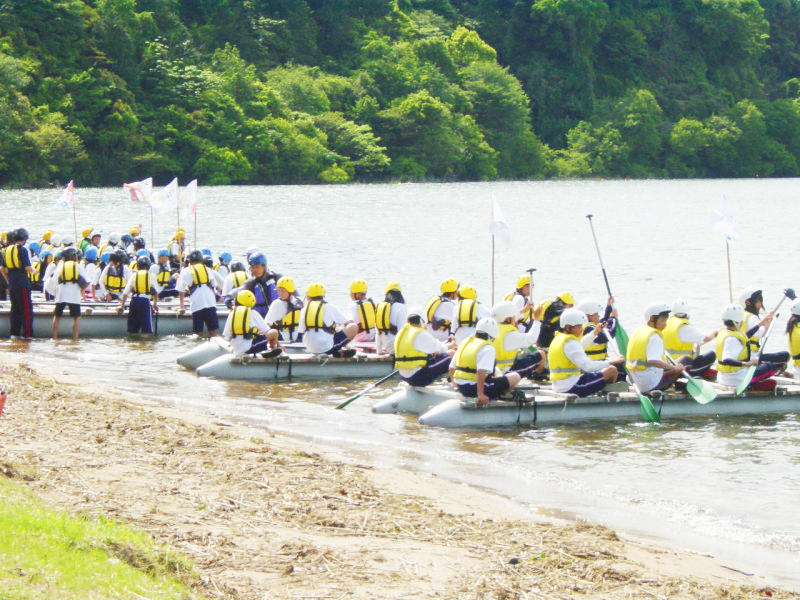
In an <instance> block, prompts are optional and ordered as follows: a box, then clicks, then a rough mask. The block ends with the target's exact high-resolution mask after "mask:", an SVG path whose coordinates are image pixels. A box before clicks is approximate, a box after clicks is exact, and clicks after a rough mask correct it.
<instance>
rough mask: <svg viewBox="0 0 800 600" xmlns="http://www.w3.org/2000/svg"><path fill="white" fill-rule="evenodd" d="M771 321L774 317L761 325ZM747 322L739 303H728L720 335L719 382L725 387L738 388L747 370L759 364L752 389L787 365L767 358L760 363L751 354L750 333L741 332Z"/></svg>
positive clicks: (718, 355)
mask: <svg viewBox="0 0 800 600" xmlns="http://www.w3.org/2000/svg"><path fill="white" fill-rule="evenodd" d="M768 319H770V315H767V316H766V317H764V318H763V319H762V320H761V322H760V323H759V326H763V322H764V321H767V320H768ZM744 320H745V311H744V309H743V308H742V307H741V306H739V305H738V304H728V305H727V306H726V307H725V308H724V309H722V323H723V324H724V325H725V328H724V329H720V330H719V333H717V344H716V356H717V381H718V382H719V383H721V384H722V385H727V386H730V387H734V388H737V387H739V384H741V383H742V382H743V381H744V379H745V377H746V376H747V367H750V366H752V365H758V366H757V367H756V370H755V372H754V373H753V378H752V380H751V381H750V385H749V386H748V389H749V388H750V386H752V385H753V384H754V383H758V382H759V381H762V380H764V379H767V378H768V377H771V376H772V375H775V373H777V372H778V370H780V369H782V368H783V366H784V363H782V362H778V363H776V362H771V361H768V360H764V357H763V356H762V357H761V360H759V358H758V356H755V357H753V356H752V355H751V353H750V344H748V339H747V334H746V333H744V332H742V330H741V326H742V322H743V321H744Z"/></svg>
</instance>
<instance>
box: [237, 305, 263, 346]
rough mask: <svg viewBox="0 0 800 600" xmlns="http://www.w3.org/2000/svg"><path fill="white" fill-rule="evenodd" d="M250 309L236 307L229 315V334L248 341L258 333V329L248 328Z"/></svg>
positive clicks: (247, 307)
mask: <svg viewBox="0 0 800 600" xmlns="http://www.w3.org/2000/svg"><path fill="white" fill-rule="evenodd" d="M252 310H253V309H252V308H250V307H249V306H236V307H234V309H233V312H232V313H231V315H232V317H231V319H232V321H231V333H232V334H233V335H235V336H238V337H243V338H245V339H248V340H249V339H250V338H252V337H253V335H255V334H256V333H258V329H257V328H255V327H252V328H251V327H250V313H251V312H252Z"/></svg>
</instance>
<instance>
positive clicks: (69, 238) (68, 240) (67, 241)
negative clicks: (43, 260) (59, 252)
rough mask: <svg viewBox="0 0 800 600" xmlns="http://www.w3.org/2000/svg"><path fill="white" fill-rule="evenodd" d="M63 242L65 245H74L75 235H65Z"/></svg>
mask: <svg viewBox="0 0 800 600" xmlns="http://www.w3.org/2000/svg"><path fill="white" fill-rule="evenodd" d="M61 243H62V244H64V245H65V246H74V245H75V236H73V235H69V234H67V235H65V236H64V239H63V240H61Z"/></svg>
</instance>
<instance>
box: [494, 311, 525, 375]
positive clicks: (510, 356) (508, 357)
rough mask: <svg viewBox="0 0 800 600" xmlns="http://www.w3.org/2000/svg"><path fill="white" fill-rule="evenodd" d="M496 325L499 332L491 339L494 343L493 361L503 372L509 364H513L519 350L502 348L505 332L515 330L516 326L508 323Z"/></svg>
mask: <svg viewBox="0 0 800 600" xmlns="http://www.w3.org/2000/svg"><path fill="white" fill-rule="evenodd" d="M498 327H499V330H500V332H499V333H498V334H497V337H496V338H495V339H494V341H492V344H494V350H495V362H496V364H497V366H498V367H499V368H500V370H501V371H503V373H505V372H506V371H508V370H509V369H510V368H511V365H513V364H514V360H515V359H516V358H517V355H518V354H519V350H516V349H515V350H504V349H503V339H504V338H505V337H506V334H507V333H510V332H512V331H517V328H516V327H514V326H513V325H511V324H510V323H500V324H499V325H498Z"/></svg>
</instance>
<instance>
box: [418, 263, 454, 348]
mask: <svg viewBox="0 0 800 600" xmlns="http://www.w3.org/2000/svg"><path fill="white" fill-rule="evenodd" d="M439 290H440V291H441V292H442V293H441V294H440V295H439V296H431V297H430V298H429V299H428V301H427V302H426V303H425V319H426V320H427V321H428V324H427V325H426V329H427V330H428V333H430V334H431V335H432V336H433V337H435V338H436V339H437V340H439V341H440V342H449V341H451V340H452V339H453V338H452V336H451V334H450V327H451V326H452V324H453V315H454V314H455V310H456V301H457V300H458V282H457V281H456V280H455V279H452V278H451V279H445V280H444V281H442V283H441V284H440V285H439Z"/></svg>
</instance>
